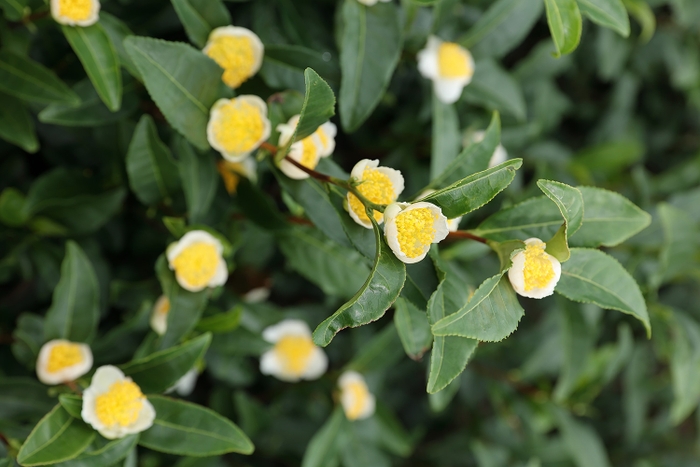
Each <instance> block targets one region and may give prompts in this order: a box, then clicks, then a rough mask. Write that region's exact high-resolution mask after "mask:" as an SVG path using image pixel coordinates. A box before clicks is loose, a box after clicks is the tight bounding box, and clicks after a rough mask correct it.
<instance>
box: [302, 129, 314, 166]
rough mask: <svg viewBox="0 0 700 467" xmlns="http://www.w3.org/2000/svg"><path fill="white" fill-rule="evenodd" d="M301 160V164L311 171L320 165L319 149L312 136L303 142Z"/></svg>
mask: <svg viewBox="0 0 700 467" xmlns="http://www.w3.org/2000/svg"><path fill="white" fill-rule="evenodd" d="M301 147H302V150H301V160H300V161H299V163H300V164H301V165H303V166H304V167H308V168H309V169H315V168H316V165H317V164H318V160H317V158H316V155H317V153H318V147H317V146H316V144H315V143H314V140H313V139H311V137H310V136H307V137H306V138H304V139H302V140H301Z"/></svg>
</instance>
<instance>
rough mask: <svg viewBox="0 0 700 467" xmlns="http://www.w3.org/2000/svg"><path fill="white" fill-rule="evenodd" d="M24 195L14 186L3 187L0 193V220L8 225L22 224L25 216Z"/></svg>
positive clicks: (17, 225)
mask: <svg viewBox="0 0 700 467" xmlns="http://www.w3.org/2000/svg"><path fill="white" fill-rule="evenodd" d="M25 199H26V198H25V196H24V195H23V194H22V193H21V192H20V191H18V190H16V189H15V188H11V187H8V188H5V189H4V190H2V193H0V222H2V223H3V224H5V225H8V226H10V227H19V226H21V225H23V224H24V223H25V222H26V221H27V218H26V216H25V213H24V201H25Z"/></svg>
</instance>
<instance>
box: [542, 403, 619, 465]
mask: <svg viewBox="0 0 700 467" xmlns="http://www.w3.org/2000/svg"><path fill="white" fill-rule="evenodd" d="M556 414H557V419H558V424H559V429H560V430H561V433H562V437H563V438H564V444H565V446H566V448H567V449H568V450H569V454H570V455H571V457H572V458H573V460H574V462H575V463H576V466H577V467H610V465H611V464H610V461H609V460H608V454H607V452H605V445H604V444H603V441H602V440H601V439H600V437H598V434H597V433H596V431H595V430H594V429H593V428H591V427H589V426H588V425H585V424H583V423H581V422H579V421H577V420H576V419H574V418H573V417H572V416H571V415H569V413H567V412H565V411H564V410H563V409H557V410H556Z"/></svg>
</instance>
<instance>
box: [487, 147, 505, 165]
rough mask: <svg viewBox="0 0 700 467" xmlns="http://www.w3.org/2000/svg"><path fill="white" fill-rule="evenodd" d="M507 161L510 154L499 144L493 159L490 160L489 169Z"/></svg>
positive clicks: (492, 156)
mask: <svg viewBox="0 0 700 467" xmlns="http://www.w3.org/2000/svg"><path fill="white" fill-rule="evenodd" d="M506 160H508V153H507V152H506V149H505V148H504V147H503V146H502V145H500V144H499V145H498V146H496V150H495V151H493V154H492V155H491V159H489V169H490V168H491V167H495V166H497V165H498V164H503V163H504V162H505V161H506Z"/></svg>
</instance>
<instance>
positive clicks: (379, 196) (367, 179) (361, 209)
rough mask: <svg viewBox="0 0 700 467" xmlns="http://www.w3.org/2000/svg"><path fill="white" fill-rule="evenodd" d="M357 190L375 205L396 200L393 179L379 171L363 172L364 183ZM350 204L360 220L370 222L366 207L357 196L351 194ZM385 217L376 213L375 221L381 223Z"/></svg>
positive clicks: (367, 170) (368, 170) (366, 170)
mask: <svg viewBox="0 0 700 467" xmlns="http://www.w3.org/2000/svg"><path fill="white" fill-rule="evenodd" d="M357 190H358V191H359V192H360V193H361V194H362V196H364V197H365V198H367V199H368V200H370V201H371V202H373V203H375V204H391V203H393V202H394V201H395V200H396V195H395V194H394V185H393V184H392V183H391V179H390V178H389V176H388V175H386V174H383V173H381V172H380V171H378V170H373V169H365V171H364V172H362V183H360V184H359V185H357ZM348 204H349V206H350V209H352V210H353V212H354V213H355V214H356V215H357V217H358V218H360V220H362V221H364V222H369V217H367V213H366V212H365V205H364V204H362V201H360V199H359V198H358V197H357V196H355V195H353V194H351V195H350V199H349V201H348ZM383 217H384V214H382V213H381V212H378V211H375V212H374V220H376V221H377V222H379V221H381V220H382V218H383Z"/></svg>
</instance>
